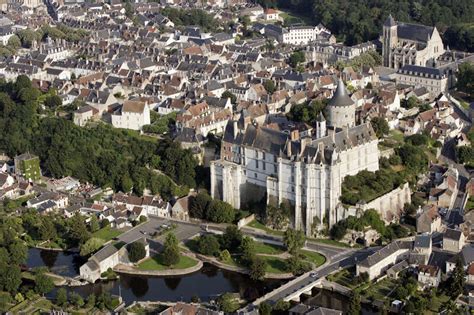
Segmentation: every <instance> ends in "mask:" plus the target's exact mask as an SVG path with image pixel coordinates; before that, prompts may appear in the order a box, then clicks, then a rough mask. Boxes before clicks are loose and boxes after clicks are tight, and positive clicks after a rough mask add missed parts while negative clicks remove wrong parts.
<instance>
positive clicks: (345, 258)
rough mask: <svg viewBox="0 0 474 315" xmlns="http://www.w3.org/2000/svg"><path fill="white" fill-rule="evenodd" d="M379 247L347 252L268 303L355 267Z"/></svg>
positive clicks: (274, 296) (279, 292) (294, 281)
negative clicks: (337, 272)
mask: <svg viewBox="0 0 474 315" xmlns="http://www.w3.org/2000/svg"><path fill="white" fill-rule="evenodd" d="M377 249H379V248H378V247H374V248H364V249H361V250H358V251H352V252H345V253H343V254H342V255H340V257H339V258H338V259H337V260H335V261H333V262H332V263H330V264H329V265H327V266H325V267H322V268H319V269H316V271H314V272H312V273H307V274H304V275H302V276H300V277H298V278H296V279H294V280H292V281H290V282H289V284H290V285H288V284H284V285H283V286H286V287H285V288H284V289H283V290H281V291H278V289H277V290H275V291H278V292H277V293H275V294H273V295H271V296H270V297H269V298H268V299H267V300H266V301H267V302H268V303H270V304H273V303H276V302H277V301H278V300H281V299H284V298H286V297H288V296H290V295H291V294H293V293H294V292H296V291H298V290H301V289H302V288H304V287H306V286H309V285H310V284H312V283H314V282H316V281H318V280H319V279H321V278H323V277H326V276H327V275H329V274H331V273H333V272H335V271H337V270H338V269H339V268H347V267H350V266H354V265H355V264H356V263H357V261H361V260H364V259H365V258H367V257H368V256H369V255H371V254H372V253H374V252H375V251H376V250H377ZM254 308H256V306H255V305H253V304H252V303H251V304H249V305H247V306H246V307H245V308H244V309H242V310H241V312H240V313H246V312H249V311H251V310H253V309H254Z"/></svg>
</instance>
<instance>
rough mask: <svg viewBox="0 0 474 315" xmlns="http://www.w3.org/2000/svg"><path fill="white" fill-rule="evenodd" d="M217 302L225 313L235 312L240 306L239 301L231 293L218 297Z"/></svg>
mask: <svg viewBox="0 0 474 315" xmlns="http://www.w3.org/2000/svg"><path fill="white" fill-rule="evenodd" d="M217 304H218V305H219V309H220V310H221V311H222V312H224V313H233V312H235V311H236V310H237V309H238V308H239V303H237V301H236V300H235V298H234V297H233V296H232V294H231V293H224V294H222V295H221V296H220V297H219V298H218V300H217Z"/></svg>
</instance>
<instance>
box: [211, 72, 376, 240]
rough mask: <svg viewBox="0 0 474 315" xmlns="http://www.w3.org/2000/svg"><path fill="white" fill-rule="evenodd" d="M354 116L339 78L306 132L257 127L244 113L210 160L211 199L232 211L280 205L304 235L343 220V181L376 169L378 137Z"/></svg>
mask: <svg viewBox="0 0 474 315" xmlns="http://www.w3.org/2000/svg"><path fill="white" fill-rule="evenodd" d="M355 111H356V106H355V104H354V101H353V100H352V99H351V98H350V97H349V95H348V92H347V90H346V87H345V86H344V83H343V82H342V80H340V81H339V84H338V87H337V89H336V91H335V92H334V95H333V97H332V98H331V100H330V101H329V103H328V105H327V107H326V109H325V111H324V112H325V114H323V113H322V112H321V113H320V114H319V115H318V117H317V119H316V121H315V126H314V128H315V132H313V133H312V134H310V135H305V136H300V134H299V132H298V130H294V131H291V132H290V133H289V134H288V133H287V132H283V131H279V130H275V129H272V128H269V127H268V126H265V125H263V126H260V125H258V124H256V123H252V121H250V119H247V118H246V117H244V115H242V117H240V119H238V120H234V121H229V123H228V124H227V126H226V129H225V131H224V136H223V140H222V145H221V156H220V159H218V160H216V161H213V162H211V195H212V197H214V198H218V199H221V200H224V201H226V202H228V203H230V204H231V205H232V206H233V207H234V208H241V207H243V206H245V205H247V204H249V203H251V202H262V201H264V202H265V203H266V204H270V205H274V206H279V205H281V204H283V203H286V204H288V205H289V206H290V208H291V209H292V215H291V224H292V226H293V227H294V228H296V229H301V230H304V231H305V233H306V234H307V235H312V234H314V232H315V230H322V229H324V228H330V227H331V226H332V225H334V224H335V223H336V222H337V221H339V220H341V219H344V218H345V217H346V216H347V213H344V210H343V209H344V207H340V200H339V199H340V196H341V184H342V181H343V180H344V178H345V177H346V176H347V175H355V174H357V173H359V172H360V171H362V170H368V171H376V170H378V169H379V150H378V147H377V144H378V139H377V137H376V135H375V132H374V130H373V129H372V126H371V125H370V123H366V124H361V125H356V119H355ZM325 115H326V117H325ZM326 119H327V120H326ZM341 209H342V210H341Z"/></svg>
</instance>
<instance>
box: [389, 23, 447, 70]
mask: <svg viewBox="0 0 474 315" xmlns="http://www.w3.org/2000/svg"><path fill="white" fill-rule="evenodd" d="M381 42H382V45H383V47H382V57H383V65H384V66H385V67H390V68H394V69H399V68H402V67H403V66H405V65H417V66H422V67H434V66H435V62H436V59H437V58H438V57H439V56H441V55H442V54H443V53H444V46H443V41H442V39H441V36H440V35H439V32H438V30H437V29H436V27H431V26H424V25H418V24H409V23H402V22H396V21H395V19H394V18H393V17H392V16H391V15H390V16H389V17H388V18H387V20H386V21H385V23H384V25H383V34H382V38H381Z"/></svg>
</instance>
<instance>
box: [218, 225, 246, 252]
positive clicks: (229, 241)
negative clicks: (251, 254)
mask: <svg viewBox="0 0 474 315" xmlns="http://www.w3.org/2000/svg"><path fill="white" fill-rule="evenodd" d="M242 239H243V235H242V232H241V231H240V230H239V228H238V227H237V226H236V225H229V226H227V227H226V229H225V231H224V234H223V235H222V238H221V247H222V248H223V249H227V250H228V251H229V252H231V253H232V252H235V251H237V250H238V249H239V247H240V244H241V243H242Z"/></svg>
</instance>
